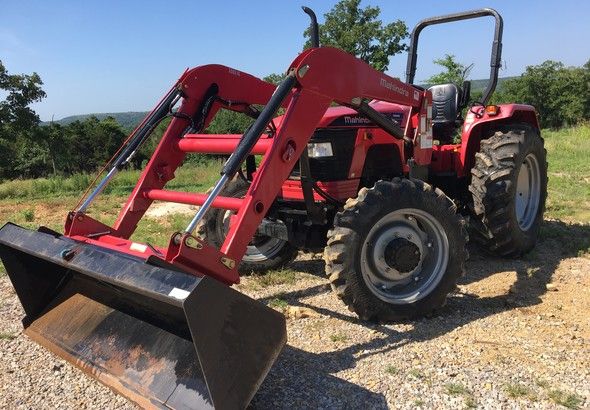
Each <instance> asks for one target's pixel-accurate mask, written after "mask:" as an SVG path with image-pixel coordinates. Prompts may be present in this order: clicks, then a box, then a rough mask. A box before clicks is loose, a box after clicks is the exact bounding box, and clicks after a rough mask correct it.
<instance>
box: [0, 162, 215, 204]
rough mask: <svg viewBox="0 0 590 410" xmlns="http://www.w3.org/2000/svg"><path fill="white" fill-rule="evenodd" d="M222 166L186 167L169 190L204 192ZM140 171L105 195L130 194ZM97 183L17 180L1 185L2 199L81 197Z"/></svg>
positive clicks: (77, 178)
mask: <svg viewBox="0 0 590 410" xmlns="http://www.w3.org/2000/svg"><path fill="white" fill-rule="evenodd" d="M220 169H221V163H220V162H218V161H213V160H211V161H209V162H206V163H204V164H202V165H192V164H189V165H186V166H184V167H180V168H179V169H177V170H176V172H175V178H174V179H173V180H172V181H170V182H169V183H168V184H167V185H166V188H168V189H176V190H187V191H192V192H204V191H205V190H207V189H208V188H210V187H211V186H212V185H213V183H214V182H215V180H216V179H217V178H219V171H220ZM140 174H141V170H124V171H121V172H119V173H118V174H117V176H116V177H115V178H114V179H113V180H112V181H111V182H110V183H109V184H108V185H107V187H106V188H105V190H104V191H103V193H104V194H107V195H119V196H121V195H127V194H129V193H130V192H131V190H132V189H133V187H134V186H135V184H136V183H137V180H138V179H139V176H140ZM93 179H94V175H90V174H75V175H72V176H68V177H64V176H54V177H50V178H37V179H16V180H12V181H4V182H2V183H0V200H2V199H23V198H27V199H36V198H48V197H56V196H64V195H80V194H82V192H84V191H85V190H86V188H87V187H88V185H90V183H91V182H92V180H93Z"/></svg>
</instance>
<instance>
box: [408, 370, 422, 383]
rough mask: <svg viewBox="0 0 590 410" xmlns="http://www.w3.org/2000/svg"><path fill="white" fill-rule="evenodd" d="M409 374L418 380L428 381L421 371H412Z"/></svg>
mask: <svg viewBox="0 0 590 410" xmlns="http://www.w3.org/2000/svg"><path fill="white" fill-rule="evenodd" d="M408 374H409V375H410V376H412V377H414V378H416V379H418V380H424V379H426V375H425V374H424V373H423V372H422V370H419V369H411V370H410V371H409V372H408Z"/></svg>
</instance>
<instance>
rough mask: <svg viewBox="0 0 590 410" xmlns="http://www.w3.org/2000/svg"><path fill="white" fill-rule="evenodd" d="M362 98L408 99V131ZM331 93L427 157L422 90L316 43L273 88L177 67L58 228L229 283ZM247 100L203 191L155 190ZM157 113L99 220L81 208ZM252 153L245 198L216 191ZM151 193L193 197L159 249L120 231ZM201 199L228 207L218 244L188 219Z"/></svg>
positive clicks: (227, 72) (218, 70)
mask: <svg viewBox="0 0 590 410" xmlns="http://www.w3.org/2000/svg"><path fill="white" fill-rule="evenodd" d="M371 99H376V100H381V101H387V102H392V103H398V104H403V105H405V106H408V107H411V117H412V120H413V123H414V124H415V125H416V126H415V127H414V129H415V133H414V134H412V132H413V131H414V129H412V128H410V127H406V129H401V128H400V127H399V126H398V125H397V123H395V122H393V121H391V120H390V119H388V118H387V117H385V116H383V115H382V114H380V113H379V112H377V111H375V110H374V109H372V108H371V107H370V106H369V105H368V104H367V100H371ZM333 102H336V103H338V104H340V105H344V106H348V107H351V108H353V109H355V110H356V111H357V112H358V113H359V114H360V115H363V116H365V117H367V118H369V119H370V120H371V121H373V122H374V123H376V124H377V125H379V126H380V127H381V128H383V129H384V130H386V131H387V132H388V133H389V134H391V135H392V138H398V139H404V140H405V141H406V144H410V145H412V146H413V150H414V158H415V160H416V162H417V163H419V164H420V165H428V163H429V162H430V157H431V152H432V132H431V131H432V130H431V127H430V118H429V117H428V113H429V111H430V110H429V109H428V106H429V105H430V104H431V95H430V93H429V92H428V91H423V90H421V89H419V88H417V87H413V86H411V85H407V84H405V83H403V82H401V81H399V80H397V79H395V78H392V77H389V76H387V75H385V74H383V73H381V72H379V71H377V70H375V69H373V68H372V67H370V66H369V65H368V64H366V63H364V62H363V61H361V60H359V59H357V58H355V57H353V56H351V55H349V54H347V53H345V52H343V51H341V50H339V49H336V48H331V47H322V48H312V49H308V50H306V51H304V52H303V53H301V54H300V55H299V56H298V57H297V58H296V59H295V60H294V61H293V63H292V64H291V65H290V67H289V69H288V75H287V77H286V79H285V80H284V81H283V82H282V83H281V84H279V86H278V87H276V88H275V86H274V85H272V84H270V83H267V82H264V81H262V80H260V79H257V78H255V77H253V76H251V75H248V74H246V73H243V72H241V71H239V70H236V69H233V68H229V67H225V66H221V65H207V66H201V67H197V68H194V69H192V70H188V71H186V72H185V73H184V74H183V75H182V77H181V78H180V79H179V80H178V82H177V83H176V84H175V85H174V87H173V88H172V89H171V90H170V91H169V92H168V93H167V94H166V96H165V97H164V99H163V100H162V101H161V102H160V103H159V104H158V105H157V106H156V108H155V109H154V110H153V111H152V112H151V113H150V115H148V117H146V120H145V121H144V122H143V123H142V124H141V125H140V126H139V127H138V128H137V129H136V131H134V133H133V134H132V137H131V139H130V142H129V143H128V145H127V147H126V148H125V149H124V150H123V152H122V154H120V155H119V157H117V158H116V159H115V160H114V161H113V163H112V165H111V169H110V170H109V172H108V173H107V175H106V177H105V178H104V179H103V180H102V181H101V182H100V183H99V184H98V185H97V187H96V188H95V190H94V191H93V192H92V193H91V194H90V195H89V196H88V197H86V198H85V200H84V202H83V203H82V206H81V207H79V208H78V209H76V210H75V211H73V212H71V213H70V214H69V215H68V217H67V220H66V235H67V236H69V237H71V238H72V239H75V240H77V241H81V242H86V243H93V244H96V245H100V246H103V247H106V248H110V249H113V250H117V251H119V252H123V253H127V254H131V255H134V256H139V257H143V258H145V259H146V261H147V262H148V263H151V264H155V265H158V264H160V265H161V264H172V265H174V266H176V267H178V268H180V269H182V270H184V271H187V272H191V273H194V274H196V275H208V276H211V277H214V278H215V279H217V280H220V281H221V282H223V283H226V284H233V283H237V282H239V275H238V271H237V266H236V265H237V263H238V262H239V261H240V260H241V258H242V256H243V254H244V252H245V250H246V247H247V245H248V243H249V242H250V240H251V238H252V236H253V235H254V233H255V232H256V230H257V228H258V226H259V225H260V223H261V221H262V219H263V218H264V216H265V214H266V212H267V211H268V209H269V208H270V206H271V205H272V203H273V202H274V200H275V198H276V197H277V194H278V193H279V191H280V189H281V186H282V185H283V182H284V181H285V180H286V179H287V178H288V176H289V174H290V172H291V171H292V169H293V167H294V165H295V163H296V161H297V160H298V159H299V158H300V157H301V155H302V153H303V152H304V150H305V149H306V146H307V142H308V141H309V139H310V138H311V136H312V134H313V132H314V130H315V129H316V127H317V125H318V123H319V122H320V121H321V119H322V116H323V115H324V113H325V112H326V110H327V109H328V108H329V106H330V105H331V104H332V103H333ZM177 103H179V104H180V106H179V107H178V109H177V110H174V109H173V106H174V105H175V104H177ZM252 104H263V105H265V106H264V109H263V110H262V111H261V112H260V113H259V114H258V115H257V119H256V120H255V122H254V124H253V125H252V126H251V128H250V129H249V130H248V131H247V132H246V133H245V134H244V135H243V136H242V138H241V139H240V141H239V143H238V144H237V146H236V147H235V150H234V151H233V153H232V155H231V156H230V158H229V159H228V161H227V162H226V164H225V165H224V167H223V169H222V171H221V178H220V179H219V181H218V182H217V184H216V185H215V186H214V188H213V190H212V191H211V192H210V193H209V194H198V193H197V194H193V193H185V192H174V191H169V190H164V187H165V185H166V183H167V182H169V181H170V180H172V179H173V178H174V172H175V170H176V169H177V168H178V167H179V166H180V165H181V163H182V161H183V160H184V158H185V156H186V153H187V152H194V151H195V150H198V152H203V151H205V150H206V149H207V148H209V149H211V151H214V152H218V151H223V150H224V149H227V148H228V147H227V141H224V139H223V138H221V139H219V142H217V141H214V140H212V139H210V138H209V139H207V138H204V137H203V135H201V134H198V133H199V132H201V131H202V130H203V129H205V128H206V127H207V125H208V124H209V122H210V121H211V119H212V118H213V117H214V115H215V114H216V113H217V111H218V110H219V109H221V108H226V109H230V110H235V111H240V112H244V111H245V110H247V109H248V107H250V106H251V105H252ZM280 107H284V108H285V109H286V111H285V114H284V116H283V119H282V121H281V123H280V124H278V125H277V126H276V133H274V135H264V137H262V135H263V132H264V130H265V129H266V127H267V124H268V123H269V122H270V121H271V120H272V118H273V116H274V115H275V114H276V112H277V110H278V109H279V108H280ZM166 115H168V116H171V117H172V120H171V122H170V125H169V126H168V128H167V130H166V131H165V133H164V135H163V136H162V139H161V140H160V143H159V145H158V147H157V148H156V150H155V152H154V154H153V156H152V158H151V160H150V161H149V162H148V164H147V166H146V168H145V169H144V170H143V172H142V174H141V177H140V179H139V181H138V183H137V185H136V186H135V189H134V190H133V192H132V194H131V195H130V197H129V199H128V201H127V203H126V204H125V206H124V207H123V209H122V211H121V212H120V214H119V216H118V218H117V221H116V222H115V224H114V226H113V227H109V226H106V225H104V224H102V223H100V222H98V221H96V220H95V219H93V218H91V217H90V216H88V215H87V214H86V213H85V211H86V209H87V207H88V206H89V205H90V203H91V202H92V200H94V198H95V197H96V195H98V193H100V191H101V190H102V189H103V188H104V186H105V185H106V184H107V183H108V181H109V180H110V178H112V177H113V176H114V174H116V171H117V170H118V169H120V168H121V167H122V165H124V164H125V163H126V162H127V161H128V160H129V158H130V156H132V154H133V153H134V152H135V151H136V150H137V149H138V148H139V146H140V145H141V143H142V142H143V141H145V139H146V138H147V135H149V132H146V130H147V131H150V130H151V129H153V128H154V124H157V123H158V122H159V121H160V120H161V118H163V117H164V116H166ZM224 142H225V143H226V144H225V146H224ZM255 153H264V158H263V160H262V162H261V164H260V166H259V168H258V170H257V172H256V174H255V176H254V179H253V181H252V183H251V185H250V188H249V189H248V192H247V193H246V195H245V196H244V198H242V199H237V198H229V197H224V196H221V195H220V193H221V192H222V190H223V187H224V186H225V185H226V183H227V182H228V181H229V180H230V179H231V178H232V177H233V176H234V175H235V174H236V172H237V171H238V170H239V168H240V166H241V164H242V162H243V161H244V160H245V159H246V157H247V156H248V155H251V154H255ZM154 200H166V201H171V202H180V203H189V204H192V205H198V206H200V209H199V211H198V212H197V214H196V215H195V217H194V218H193V220H192V221H191V223H190V224H189V225H188V226H187V228H186V229H185V230H184V231H183V232H177V233H174V234H173V235H172V237H171V239H170V242H169V245H168V247H167V248H166V249H158V248H156V247H153V246H151V245H144V244H137V243H135V242H133V241H131V240H129V238H130V236H131V235H132V234H133V232H134V230H135V228H136V227H137V224H138V223H139V221H140V220H141V218H142V217H143V215H144V214H145V212H146V211H147V209H148V208H149V206H150V205H151V203H152V202H153V201H154ZM210 207H217V208H224V209H230V210H234V211H236V215H235V216H234V218H233V221H232V224H231V226H230V229H229V232H228V234H227V236H226V239H225V242H224V243H223V245H222V246H221V248H220V249H216V248H214V247H212V246H210V245H209V244H207V243H205V242H204V241H202V240H201V239H199V238H196V237H195V236H193V235H192V233H193V230H194V228H195V226H196V224H197V223H198V222H199V221H200V220H201V218H202V217H203V216H204V214H205V213H206V212H207V210H208V209H209V208H210Z"/></svg>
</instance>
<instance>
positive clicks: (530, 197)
mask: <svg viewBox="0 0 590 410" xmlns="http://www.w3.org/2000/svg"><path fill="white" fill-rule="evenodd" d="M469 191H470V192H471V194H472V197H473V213H474V216H475V217H476V218H477V219H478V222H479V223H478V226H479V229H478V228H477V226H476V228H475V229H474V235H473V236H474V239H475V240H476V241H477V242H479V243H480V244H481V245H483V247H484V248H485V249H486V250H488V251H489V252H491V253H494V254H496V255H499V256H519V255H522V254H524V253H526V252H529V251H530V250H531V249H533V247H534V246H535V244H536V242H537V236H538V234H539V229H540V227H541V224H542V222H543V211H544V210H545V200H546V198H547V151H545V148H544V146H543V139H542V138H541V136H540V135H539V132H538V131H537V130H536V129H533V128H531V127H530V126H528V125H525V124H516V125H512V126H509V130H507V131H498V132H496V133H495V134H494V135H493V136H492V137H490V138H487V139H484V140H482V141H481V149H480V152H478V153H477V154H476V155H475V165H474V167H473V169H472V170H471V185H470V186H469Z"/></svg>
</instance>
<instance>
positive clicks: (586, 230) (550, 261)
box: [253, 221, 590, 408]
mask: <svg viewBox="0 0 590 410" xmlns="http://www.w3.org/2000/svg"><path fill="white" fill-rule="evenodd" d="M539 236H540V239H539V243H538V244H537V247H536V248H535V249H534V250H533V251H532V252H531V253H529V254H528V255H525V256H524V257H522V258H520V259H507V258H498V257H494V256H489V255H487V254H484V253H483V252H482V251H480V250H479V249H477V248H476V247H474V246H472V247H471V248H470V254H471V258H470V260H469V261H468V263H467V275H466V276H465V277H464V278H462V279H461V280H460V281H459V285H466V284H469V283H474V282H478V281H480V280H482V279H485V278H487V277H489V276H491V275H493V274H495V273H498V272H504V271H516V272H517V279H516V281H515V282H514V283H513V284H512V285H511V286H510V290H509V291H508V292H507V293H506V294H503V295H497V296H492V297H478V296H477V295H471V294H465V293H456V294H453V295H451V296H450V297H449V299H448V303H447V305H446V306H445V307H444V308H443V309H442V310H441V311H440V312H439V314H438V315H437V316H435V317H433V318H425V319H421V320H417V321H413V322H411V323H412V324H413V329H412V330H410V331H407V332H397V331H395V330H393V329H391V328H389V327H386V326H381V325H375V324H367V323H364V325H365V326H366V327H367V328H369V329H373V330H375V331H377V332H378V334H380V337H376V338H374V339H373V340H371V341H370V342H367V343H360V344H356V345H353V346H349V347H346V348H343V349H341V350H337V351H332V352H326V353H308V352H305V351H302V350H299V349H295V348H293V347H290V346H287V348H286V349H285V350H284V351H283V353H282V354H281V356H280V357H279V360H278V361H277V363H276V364H275V365H274V367H273V368H272V370H271V371H270V373H269V375H268V377H267V378H266V380H265V382H264V384H263V385H262V388H261V390H260V391H259V393H258V394H257V396H256V397H255V398H254V402H253V406H254V408H285V407H288V408H343V407H344V408H357V407H361V406H362V407H365V408H387V403H386V401H385V398H384V396H383V395H382V394H379V393H374V392H371V391H370V390H368V389H365V388H363V387H360V386H357V385H355V384H353V383H350V382H347V381H346V380H342V379H340V378H337V377H335V376H333V374H334V373H337V372H339V371H342V370H345V369H350V368H353V367H354V366H355V362H356V361H357V360H358V359H359V358H362V357H366V356H371V355H376V354H379V353H382V352H385V351H391V350H395V349H397V348H398V347H400V346H403V345H406V344H409V343H419V342H422V341H427V340H431V339H434V338H436V337H439V336H441V335H444V334H446V333H448V332H450V331H452V330H453V329H456V328H457V327H460V326H464V325H466V324H469V323H471V322H473V321H476V320H478V319H481V318H485V317H488V316H492V315H495V314H498V313H501V312H505V311H509V310H512V309H515V308H520V307H526V306H533V305H536V304H538V303H541V296H542V295H543V294H544V293H545V292H546V291H547V288H546V285H547V284H548V283H550V282H551V279H552V276H553V273H554V272H555V270H556V269H557V267H558V266H559V263H560V262H561V261H562V260H563V259H566V258H570V257H575V256H578V255H579V254H581V253H587V252H589V251H590V249H589V248H590V225H581V224H566V223H563V222H561V221H545V223H544V224H543V227H542V229H541V232H540V235H539ZM292 269H297V270H301V271H304V272H308V273H311V274H314V275H318V276H320V275H323V262H322V261H318V260H308V261H299V262H296V263H295V264H293V266H292ZM324 292H330V287H329V286H328V285H327V284H326V285H317V286H313V287H311V288H307V289H303V290H298V291H293V292H289V293H285V294H281V297H282V298H285V299H287V300H288V301H289V304H290V305H292V306H302V307H307V308H310V309H313V310H316V311H317V312H318V313H320V314H322V315H326V316H331V317H334V318H337V319H340V320H345V321H349V322H353V323H362V322H360V321H359V320H358V319H357V318H356V317H354V316H348V315H343V314H341V313H339V312H335V311H332V310H330V309H325V308H318V307H316V306H311V305H309V304H307V303H305V302H302V301H301V299H302V298H305V297H308V296H312V295H315V294H320V293H324ZM334 297H336V296H334ZM268 299H272V297H270V298H268Z"/></svg>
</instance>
